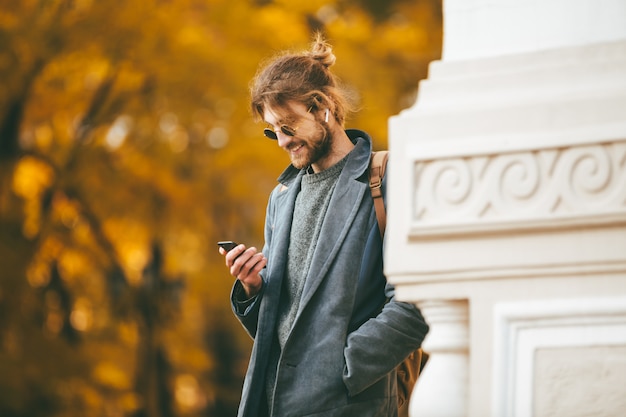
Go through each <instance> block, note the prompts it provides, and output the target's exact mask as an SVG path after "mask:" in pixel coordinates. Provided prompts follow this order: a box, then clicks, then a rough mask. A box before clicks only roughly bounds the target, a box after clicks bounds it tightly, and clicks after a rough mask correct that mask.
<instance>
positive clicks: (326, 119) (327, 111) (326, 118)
mask: <svg viewBox="0 0 626 417" xmlns="http://www.w3.org/2000/svg"><path fill="white" fill-rule="evenodd" d="M328 113H330V111H329V110H328V109H326V117H324V121H325V122H326V123H328Z"/></svg>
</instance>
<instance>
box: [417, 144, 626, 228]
mask: <svg viewBox="0 0 626 417" xmlns="http://www.w3.org/2000/svg"><path fill="white" fill-rule="evenodd" d="M414 173H415V185H416V186H415V188H414V200H413V221H412V223H413V225H412V228H413V229H429V228H433V227H438V226H445V227H448V228H449V227H454V225H463V224H466V225H467V224H473V225H474V226H476V225H477V224H489V223H503V222H504V223H506V222H510V221H516V222H519V221H520V220H524V219H527V220H533V219H535V220H536V219H543V220H546V221H550V220H558V219H567V218H570V219H571V218H574V217H576V218H581V216H582V217H585V216H589V215H593V216H595V217H597V216H598V215H602V214H610V215H611V216H612V218H613V219H615V216H616V215H617V216H618V217H619V218H621V220H622V221H626V141H621V142H611V143H604V144H594V145H587V146H576V147H568V148H553V149H543V150H532V151H525V152H517V153H503V154H497V155H478V156H468V157H460V158H449V159H445V158H444V159H436V160H418V161H415V165H414Z"/></svg>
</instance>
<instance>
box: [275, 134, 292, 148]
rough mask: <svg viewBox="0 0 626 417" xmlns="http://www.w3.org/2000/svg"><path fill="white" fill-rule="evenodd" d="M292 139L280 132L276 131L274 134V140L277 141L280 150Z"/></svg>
mask: <svg viewBox="0 0 626 417" xmlns="http://www.w3.org/2000/svg"><path fill="white" fill-rule="evenodd" d="M292 138H293V136H289V135H285V134H284V133H283V132H282V131H281V130H278V131H277V132H276V140H278V146H280V147H281V148H284V147H285V146H287V145H289V143H290V142H291V140H292Z"/></svg>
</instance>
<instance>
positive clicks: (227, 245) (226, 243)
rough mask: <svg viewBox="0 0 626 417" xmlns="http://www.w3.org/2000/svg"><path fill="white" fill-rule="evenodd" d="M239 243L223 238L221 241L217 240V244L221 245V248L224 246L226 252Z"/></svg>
mask: <svg viewBox="0 0 626 417" xmlns="http://www.w3.org/2000/svg"><path fill="white" fill-rule="evenodd" d="M237 245H239V243H236V242H233V241H232V240H222V241H220V242H217V246H219V247H220V248H224V250H225V251H226V252H228V251H230V250H231V249H234V248H235V247H236V246H237Z"/></svg>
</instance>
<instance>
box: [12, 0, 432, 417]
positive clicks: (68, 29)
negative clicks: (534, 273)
mask: <svg viewBox="0 0 626 417" xmlns="http://www.w3.org/2000/svg"><path fill="white" fill-rule="evenodd" d="M440 7H441V4H440V2H439V1H434V0H423V1H408V0H394V1H387V2H376V1H369V0H335V1H328V0H325V1H321V0H320V1H318V0H309V1H286V0H283V1H279V0H276V1H269V0H263V1H259V0H257V1H252V0H250V1H244V0H203V1H200V0H173V1H162V0H144V1H127V2H114V3H111V2H98V1H91V0H22V1H20V2H9V1H6V0H4V1H0V76H1V79H2V83H1V84H0V267H1V268H2V269H1V270H0V277H1V279H0V415H2V416H3V417H22V416H29V417H36V416H44V415H45V416H68V417H74V416H76V417H79V416H80V417H84V416H137V417H139V416H146V417H148V416H149V417H169V416H187V415H189V416H191V415H203V416H220V417H222V416H227V415H234V414H235V410H236V407H237V402H238V395H239V391H240V388H241V380H242V378H243V372H244V371H245V365H246V363H247V357H248V352H249V349H250V346H251V342H250V340H249V339H248V338H247V336H246V335H245V333H244V332H243V331H242V329H240V328H239V326H238V324H237V323H236V322H235V320H234V319H233V318H232V316H231V313H230V310H229V309H230V307H229V304H228V297H229V289H230V286H231V285H232V281H231V277H230V276H228V274H227V271H225V268H224V267H223V260H222V259H221V257H220V256H219V255H218V254H217V250H216V246H215V242H216V241H217V240H222V239H236V240H238V241H241V242H246V243H248V244H254V245H257V246H260V245H262V243H263V242H262V239H263V237H262V226H263V218H264V214H265V203H266V198H267V194H268V192H269V190H270V189H271V188H272V187H273V186H274V184H275V178H276V177H277V176H278V174H279V173H280V171H281V170H282V169H283V168H284V166H285V165H286V164H287V163H288V159H287V157H286V155H284V152H282V151H281V150H280V149H278V147H277V146H276V145H275V143H273V142H269V141H265V140H264V139H263V138H262V134H261V130H262V126H258V125H256V124H255V123H254V122H253V121H252V118H251V115H250V113H249V111H248V105H247V98H248V92H247V86H248V82H249V80H250V79H251V78H252V76H253V75H254V73H255V71H256V68H257V66H258V64H259V62H261V61H262V60H263V59H265V58H267V57H268V56H271V55H272V54H274V53H276V52H278V51H280V50H283V49H298V50H299V49H304V48H307V47H308V44H309V42H310V41H311V35H312V33H313V32H314V31H316V30H321V31H324V32H325V33H326V35H327V36H328V38H329V39H330V41H331V42H332V43H333V45H334V46H335V51H336V54H337V56H338V62H337V66H336V71H337V73H338V74H339V76H340V77H341V78H342V79H343V80H344V82H346V83H347V84H348V85H351V86H352V87H353V88H354V89H355V91H358V93H359V94H360V97H361V111H360V112H359V113H358V115H356V116H355V117H353V118H352V119H350V120H349V121H348V124H349V125H351V126H355V127H359V128H362V129H364V130H366V131H368V132H369V133H371V134H372V136H373V137H374V138H375V141H376V145H377V147H379V148H382V147H384V146H385V143H386V128H387V118H388V117H389V116H391V115H394V114H397V113H398V112H399V111H400V110H402V109H403V108H406V107H408V106H410V105H411V104H412V102H413V100H414V98H415V94H416V88H417V82H418V80H419V79H421V78H424V77H425V76H426V71H427V65H428V63H429V62H430V61H431V60H433V59H436V58H438V57H439V54H440V49H441V11H440Z"/></svg>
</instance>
